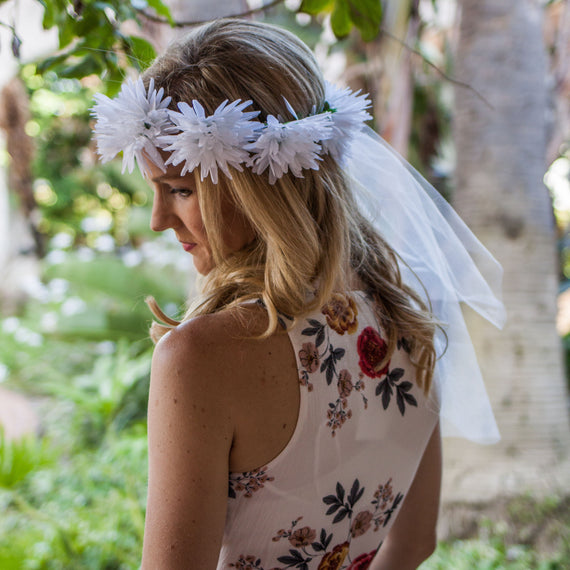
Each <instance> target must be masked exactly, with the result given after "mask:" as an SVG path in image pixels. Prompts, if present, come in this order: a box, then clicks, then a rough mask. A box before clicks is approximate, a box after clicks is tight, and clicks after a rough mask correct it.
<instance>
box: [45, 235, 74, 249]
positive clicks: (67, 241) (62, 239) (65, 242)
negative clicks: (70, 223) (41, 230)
mask: <svg viewBox="0 0 570 570" xmlns="http://www.w3.org/2000/svg"><path fill="white" fill-rule="evenodd" d="M49 243H50V246H51V247H52V248H53V249H67V248H68V247H70V246H71V245H72V244H73V236H72V235H71V234H68V233H67V232H59V233H57V234H55V235H54V236H53V237H52V238H51V240H50V242H49Z"/></svg>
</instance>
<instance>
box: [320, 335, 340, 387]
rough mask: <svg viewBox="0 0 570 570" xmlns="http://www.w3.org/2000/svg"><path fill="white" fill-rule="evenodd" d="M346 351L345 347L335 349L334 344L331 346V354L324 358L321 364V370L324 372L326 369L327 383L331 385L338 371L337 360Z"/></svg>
mask: <svg viewBox="0 0 570 570" xmlns="http://www.w3.org/2000/svg"><path fill="white" fill-rule="evenodd" d="M344 353H345V350H344V348H337V349H336V350H335V349H334V348H333V345H332V344H331V345H330V346H329V355H328V356H327V357H326V358H325V359H324V360H323V362H322V364H321V372H324V371H325V370H326V379H327V385H329V386H330V385H331V382H332V380H333V377H334V375H335V373H336V366H335V365H336V362H337V361H338V360H340V359H341V358H342V357H343V356H344Z"/></svg>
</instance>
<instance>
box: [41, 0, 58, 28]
mask: <svg viewBox="0 0 570 570" xmlns="http://www.w3.org/2000/svg"><path fill="white" fill-rule="evenodd" d="M40 4H41V5H42V6H43V7H44V18H43V21H42V26H43V28H44V30H49V29H50V28H52V27H53V26H54V25H55V11H54V10H55V7H54V3H53V2H49V1H46V0H40Z"/></svg>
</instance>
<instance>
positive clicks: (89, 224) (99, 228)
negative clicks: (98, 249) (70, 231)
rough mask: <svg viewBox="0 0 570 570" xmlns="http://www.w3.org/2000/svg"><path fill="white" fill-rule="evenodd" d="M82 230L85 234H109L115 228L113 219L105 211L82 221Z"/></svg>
mask: <svg viewBox="0 0 570 570" xmlns="http://www.w3.org/2000/svg"><path fill="white" fill-rule="evenodd" d="M80 225H81V229H82V230H83V231H84V232H85V233H90V232H108V231H109V230H110V229H111V228H112V227H113V217H112V216H111V214H110V213H109V212H107V211H105V210H101V211H100V212H98V213H97V214H96V215H94V216H87V217H85V218H83V219H82V220H81V224H80Z"/></svg>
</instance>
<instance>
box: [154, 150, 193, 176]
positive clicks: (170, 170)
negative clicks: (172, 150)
mask: <svg viewBox="0 0 570 570" xmlns="http://www.w3.org/2000/svg"><path fill="white" fill-rule="evenodd" d="M160 154H161V155H162V158H163V160H165V161H166V160H167V159H168V157H169V153H166V152H164V151H160ZM145 158H146V167H147V173H146V174H147V175H148V178H149V180H150V181H151V182H169V181H174V180H180V179H181V178H184V179H187V178H189V179H190V180H194V173H193V172H189V173H187V174H186V175H185V176H182V175H181V172H182V169H183V166H184V165H183V164H179V165H177V166H173V165H172V164H169V165H167V166H166V170H162V168H160V167H159V166H157V165H156V164H155V163H154V162H153V161H152V160H151V159H150V157H149V156H148V155H146V156H145Z"/></svg>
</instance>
